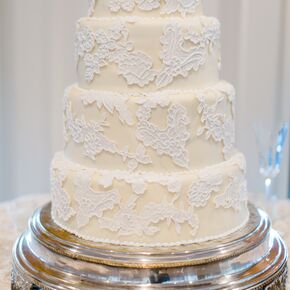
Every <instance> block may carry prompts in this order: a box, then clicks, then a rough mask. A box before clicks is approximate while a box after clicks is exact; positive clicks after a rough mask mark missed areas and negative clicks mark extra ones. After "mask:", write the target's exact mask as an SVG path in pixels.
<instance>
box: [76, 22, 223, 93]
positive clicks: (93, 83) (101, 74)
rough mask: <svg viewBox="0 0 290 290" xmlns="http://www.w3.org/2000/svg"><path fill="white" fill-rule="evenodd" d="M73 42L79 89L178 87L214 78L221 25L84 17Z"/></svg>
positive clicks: (193, 86)
mask: <svg viewBox="0 0 290 290" xmlns="http://www.w3.org/2000/svg"><path fill="white" fill-rule="evenodd" d="M75 44H76V57H77V75H78V83H79V85H80V87H81V88H83V89H93V90H101V91H117V92H119V93H121V92H128V91H140V90H141V89H142V92H154V91H160V90H178V91H180V90H192V89H196V88H202V87H207V86H211V85H213V84H215V83H217V82H218V80H219V68H220V59H221V58H220V24H219V22H218V20H217V19H215V18H212V17H205V16H196V17H185V18H183V17H181V16H180V17H167V18H163V17H152V18H149V17H136V16H125V17H98V18H96V17H91V18H83V19H81V20H80V21H79V22H78V28H77V35H76V43H75Z"/></svg>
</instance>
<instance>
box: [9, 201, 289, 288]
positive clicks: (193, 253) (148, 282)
mask: <svg viewBox="0 0 290 290" xmlns="http://www.w3.org/2000/svg"><path fill="white" fill-rule="evenodd" d="M50 209H51V206H50V204H49V205H46V206H44V207H43V208H42V209H39V210H37V211H36V212H35V214H34V215H33V217H32V218H31V220H30V223H29V229H28V230H27V231H26V233H24V234H23V235H22V236H21V237H20V239H19V240H18V242H17V243H16V245H15V247H14V252H13V273H12V289H86V290H90V289H211V290H212V289H257V290H258V289H259V290H260V289H279V290H281V289H286V279H287V250H286V247H285V244H284V243H283V241H282V240H281V238H280V236H279V235H278V234H277V232H275V231H274V230H273V229H271V224H270V222H269V219H268V217H267V215H266V214H265V213H264V212H263V211H261V210H258V209H256V208H255V207H254V206H252V205H250V220H249V222H248V224H247V225H246V226H245V227H244V228H243V229H242V230H240V231H238V232H236V233H235V234H232V235H230V236H228V237H227V238H225V239H221V240H215V241H211V242H207V243H201V244H192V245H186V246H179V247H172V248H144V247H142V248H136V247H120V246H114V245H108V244H96V243H93V242H89V241H84V240H82V239H79V238H77V237H76V236H74V235H72V234H69V233H68V232H66V231H64V230H62V229H61V228H59V227H58V226H56V225H55V224H54V223H53V221H52V219H51V215H50Z"/></svg>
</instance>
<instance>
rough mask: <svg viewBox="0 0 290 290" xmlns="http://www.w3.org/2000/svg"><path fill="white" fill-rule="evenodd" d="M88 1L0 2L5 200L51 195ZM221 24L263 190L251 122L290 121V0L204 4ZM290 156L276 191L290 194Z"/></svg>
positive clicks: (227, 75)
mask: <svg viewBox="0 0 290 290" xmlns="http://www.w3.org/2000/svg"><path fill="white" fill-rule="evenodd" d="M86 2H87V1H85V0H78V1H76V0H74V1H72V0H61V1H60V0H49V1H45V0H25V1H21V0H0V68H1V69H0V150H1V151H0V200H1V199H7V198H13V197H15V196H19V195H24V194H29V193H36V192H48V191H49V163H50V160H51V158H52V156H53V153H54V152H55V151H57V150H59V149H61V148H62V118H61V113H62V95H63V90H64V88H65V86H66V85H68V84H70V83H73V82H75V71H74V53H73V39H74V31H75V21H76V20H77V19H78V18H79V17H80V16H82V15H85V14H86ZM204 2H205V10H206V14H207V15H214V16H217V17H218V18H219V19H220V20H221V23H222V28H223V36H222V47H223V72H222V78H224V79H227V80H229V81H230V82H232V83H233V84H234V85H235V86H236V88H237V91H238V101H237V116H238V118H237V143H238V147H239V148H240V149H241V150H242V151H243V152H244V153H245V154H246V157H247V160H248V167H249V168H248V177H249V187H250V190H251V191H253V192H259V191H261V190H262V188H263V187H262V180H261V178H260V177H259V174H258V162H257V152H256V146H255V139H254V134H253V130H252V124H253V123H254V122H255V121H257V120H262V121H263V120H269V122H270V123H274V124H275V123H277V122H278V121H279V120H289V111H290V100H289V99H290V0H235V1H233V0H204ZM288 160H289V155H287V156H286V157H285V162H284V171H283V174H282V175H281V176H280V177H279V180H278V185H277V188H278V189H277V192H279V194H280V195H281V196H286V194H287V190H288V181H289V171H288V170H287V169H288V164H289V162H286V161H288Z"/></svg>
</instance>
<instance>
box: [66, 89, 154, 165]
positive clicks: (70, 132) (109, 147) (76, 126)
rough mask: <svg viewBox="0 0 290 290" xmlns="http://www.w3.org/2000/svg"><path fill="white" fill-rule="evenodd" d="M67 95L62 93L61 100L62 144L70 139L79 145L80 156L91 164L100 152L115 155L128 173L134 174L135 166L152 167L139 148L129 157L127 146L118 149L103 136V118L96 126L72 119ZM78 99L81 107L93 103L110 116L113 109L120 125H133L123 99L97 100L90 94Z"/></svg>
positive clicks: (104, 119) (99, 96)
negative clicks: (125, 166) (62, 106)
mask: <svg viewBox="0 0 290 290" xmlns="http://www.w3.org/2000/svg"><path fill="white" fill-rule="evenodd" d="M67 94H68V93H67V92H66V94H65V98H64V136H65V140H66V142H67V141H68V140H69V137H71V138H72V140H73V141H74V142H75V143H77V144H82V145H83V154H84V155H85V156H87V157H88V158H90V159H92V160H95V159H96V156H97V155H98V154H100V153H101V152H103V151H106V152H109V153H111V154H116V155H119V156H120V157H121V158H122V160H123V162H126V163H127V167H128V169H129V170H130V171H133V170H135V169H136V168H137V167H138V165H139V164H145V165H146V164H150V163H152V161H151V158H150V156H148V155H147V154H146V149H145V147H144V146H143V145H142V144H139V145H138V147H137V148H136V152H135V153H131V152H129V148H128V147H127V146H126V147H125V148H122V149H119V148H118V146H117V144H116V143H115V142H114V141H112V140H110V139H108V138H107V137H106V136H105V133H104V131H105V128H106V127H108V126H109V124H108V123H107V122H106V114H100V121H99V122H93V121H90V122H88V121H86V120H85V119H84V118H81V119H78V118H75V117H74V115H73V112H72V103H71V101H70V100H69V98H68V97H67ZM106 97H107V96H106ZM81 98H82V101H83V103H84V104H85V105H88V104H93V103H96V104H97V107H98V108H101V107H105V108H106V109H107V110H108V111H109V112H110V113H113V112H114V109H115V110H116V111H117V112H118V113H119V119H120V121H121V122H122V123H126V124H128V125H131V124H132V122H133V120H132V117H131V115H130V114H129V112H128V109H127V106H126V104H125V99H122V98H119V97H118V96H114V97H111V98H110V96H108V99H106V98H105V97H103V96H102V95H98V97H97V96H96V95H94V94H89V95H82V97H81Z"/></svg>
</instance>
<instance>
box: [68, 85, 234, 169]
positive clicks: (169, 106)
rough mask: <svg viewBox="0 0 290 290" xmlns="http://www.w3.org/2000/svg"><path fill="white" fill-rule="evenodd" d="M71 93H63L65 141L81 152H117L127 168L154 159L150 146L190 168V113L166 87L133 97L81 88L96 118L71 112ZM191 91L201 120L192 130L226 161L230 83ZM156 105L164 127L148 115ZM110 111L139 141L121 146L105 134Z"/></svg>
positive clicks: (231, 143)
mask: <svg viewBox="0 0 290 290" xmlns="http://www.w3.org/2000/svg"><path fill="white" fill-rule="evenodd" d="M69 92H70V88H69V89H68V90H67V91H66V93H65V98H64V136H65V140H66V142H68V141H69V140H70V139H71V140H73V142H74V143H77V144H81V145H82V148H83V152H82V153H83V155H84V156H86V157H88V158H89V159H91V160H96V158H97V156H98V155H99V154H101V153H102V152H107V153H109V154H113V155H116V156H118V157H120V158H121V159H120V160H121V162H123V163H124V164H126V166H127V169H128V170H129V171H134V170H136V169H137V168H138V167H139V166H140V165H145V166H146V165H150V164H152V163H153V161H152V160H153V154H152V153H150V154H149V149H153V150H154V151H155V153H156V154H157V155H158V156H168V157H170V158H171V160H172V163H173V164H175V165H176V166H178V167H179V168H184V169H189V167H190V158H189V152H188V150H189V148H188V147H189V146H188V142H189V140H190V136H191V134H192V132H190V125H191V122H192V121H191V120H192V117H191V118H190V116H189V114H188V111H187V109H186V108H185V107H184V106H183V105H181V104H180V103H177V102H175V101H173V100H172V101H171V98H170V97H169V95H170V94H171V92H170V91H168V92H164V93H149V94H136V97H134V98H132V97H130V96H129V95H126V94H120V93H112V92H97V91H93V90H92V91H88V90H82V89H80V91H79V93H78V96H79V97H80V99H81V102H82V104H83V106H84V108H86V107H91V106H96V108H97V110H98V111H97V112H96V113H97V115H96V116H98V119H97V120H96V119H94V121H90V120H89V121H88V120H85V118H84V116H83V115H82V116H81V117H76V116H75V115H74V113H73V108H72V101H71V100H70V97H69ZM173 93H174V92H173ZM179 93H181V92H179ZM193 95H195V96H197V98H198V102H199V104H198V113H197V116H200V123H201V126H200V127H199V128H198V129H197V132H196V131H195V132H193V134H196V135H197V136H198V137H201V136H204V137H205V139H206V140H209V139H212V140H214V141H215V142H216V143H221V144H222V152H223V154H224V157H225V160H227V159H228V158H230V156H232V154H233V152H234V141H235V130H234V127H235V124H234V114H235V112H234V107H235V105H234V102H235V97H234V95H235V92H234V89H233V88H232V86H231V85H229V84H227V83H225V82H221V83H220V84H218V85H216V86H215V87H212V88H210V89H204V90H198V91H195V92H193ZM128 102H130V107H129V104H128ZM102 109H103V110H102ZM159 109H160V110H162V112H163V111H165V112H166V114H167V115H166V119H165V125H162V126H160V125H158V124H157V123H155V122H156V121H155V122H154V121H153V118H152V115H153V114H154V112H155V111H156V110H159ZM101 110H102V111H101ZM227 110H228V111H227ZM108 115H111V116H118V119H119V122H120V123H121V124H122V125H124V126H127V127H129V128H130V127H132V132H133V134H134V136H135V138H136V141H137V145H136V147H134V148H129V146H124V147H123V148H122V146H120V145H118V141H117V140H118V139H117V138H116V140H112V139H110V138H108V137H107V136H106V132H109V130H110V128H111V125H110V122H109V121H108V120H107V119H108ZM151 119H152V120H151ZM163 122H164V121H163ZM130 133H131V131H130ZM111 138H112V136H111Z"/></svg>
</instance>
